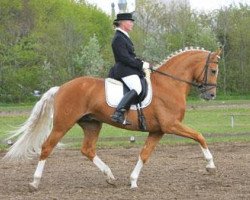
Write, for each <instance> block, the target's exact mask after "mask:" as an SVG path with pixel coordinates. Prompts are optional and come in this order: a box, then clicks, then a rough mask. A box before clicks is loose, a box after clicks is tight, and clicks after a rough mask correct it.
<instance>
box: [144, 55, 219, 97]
mask: <svg viewBox="0 0 250 200" xmlns="http://www.w3.org/2000/svg"><path fill="white" fill-rule="evenodd" d="M210 55H211V52H210V53H209V54H208V57H207V60H206V64H205V66H204V68H203V70H202V72H201V74H200V76H201V75H202V74H203V72H205V74H204V77H203V81H202V83H196V82H191V81H187V80H184V79H181V78H178V77H176V76H174V75H172V74H168V73H165V72H161V71H159V70H156V69H153V67H152V66H151V67H150V68H149V69H150V70H151V72H156V73H158V74H161V75H164V76H167V77H170V78H172V79H174V80H177V81H180V82H184V83H187V84H189V85H192V86H194V87H196V88H198V90H199V91H200V92H201V93H204V92H206V91H209V90H211V89H213V88H215V87H217V84H212V83H208V82H207V74H208V65H209V63H214V62H209V59H210ZM200 76H199V77H200Z"/></svg>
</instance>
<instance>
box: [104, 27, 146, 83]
mask: <svg viewBox="0 0 250 200" xmlns="http://www.w3.org/2000/svg"><path fill="white" fill-rule="evenodd" d="M112 50H113V54H114V57H115V65H114V67H113V68H112V69H111V73H110V75H109V76H110V77H112V78H115V79H118V80H119V79H121V78H122V77H125V76H129V75H133V74H137V75H138V76H139V77H143V76H144V73H143V70H142V65H143V62H142V60H140V59H138V58H136V55H135V52H134V45H133V43H132V41H131V40H130V38H129V37H127V36H126V35H125V34H124V33H122V32H121V31H119V30H117V31H116V33H115V35H114V38H113V40H112Z"/></svg>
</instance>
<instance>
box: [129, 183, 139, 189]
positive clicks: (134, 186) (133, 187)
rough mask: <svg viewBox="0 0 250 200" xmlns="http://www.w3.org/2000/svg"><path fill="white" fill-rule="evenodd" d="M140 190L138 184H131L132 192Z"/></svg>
mask: <svg viewBox="0 0 250 200" xmlns="http://www.w3.org/2000/svg"><path fill="white" fill-rule="evenodd" d="M137 188H138V185H137V183H133V182H132V183H131V187H130V189H132V190H136V189H137Z"/></svg>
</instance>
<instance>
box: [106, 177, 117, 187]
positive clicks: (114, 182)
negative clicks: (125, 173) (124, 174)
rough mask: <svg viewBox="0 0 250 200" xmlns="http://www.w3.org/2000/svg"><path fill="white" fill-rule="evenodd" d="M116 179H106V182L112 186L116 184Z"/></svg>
mask: <svg viewBox="0 0 250 200" xmlns="http://www.w3.org/2000/svg"><path fill="white" fill-rule="evenodd" d="M116 180H117V179H111V178H109V179H106V182H107V183H108V184H109V185H112V186H116Z"/></svg>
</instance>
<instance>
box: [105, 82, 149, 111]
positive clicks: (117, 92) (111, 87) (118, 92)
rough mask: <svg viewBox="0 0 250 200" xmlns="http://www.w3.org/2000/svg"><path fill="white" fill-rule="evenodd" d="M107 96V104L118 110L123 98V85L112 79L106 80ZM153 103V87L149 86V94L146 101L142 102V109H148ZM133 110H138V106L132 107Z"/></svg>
mask: <svg viewBox="0 0 250 200" xmlns="http://www.w3.org/2000/svg"><path fill="white" fill-rule="evenodd" d="M105 94H106V102H107V104H108V105H109V106H110V107H113V108H116V107H117V105H118V104H119V102H120V101H121V100H122V97H123V84H122V82H120V81H117V80H115V79H112V78H107V79H105ZM151 101H152V86H151V84H148V93H147V96H146V97H145V99H144V100H143V101H142V103H141V104H142V106H141V107H142V108H145V107H147V106H148V105H149V104H150V103H151ZM130 109H132V110H136V106H135V105H132V106H131V107H130Z"/></svg>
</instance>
